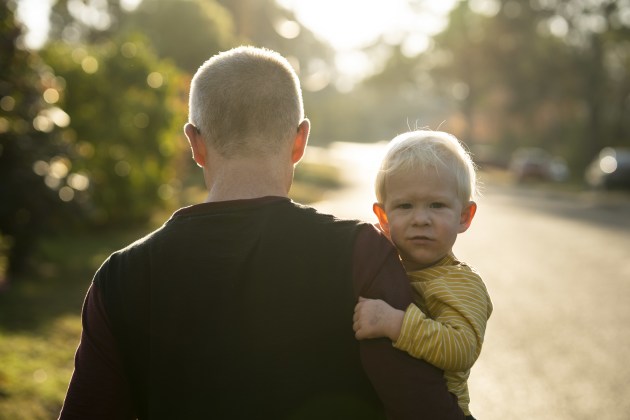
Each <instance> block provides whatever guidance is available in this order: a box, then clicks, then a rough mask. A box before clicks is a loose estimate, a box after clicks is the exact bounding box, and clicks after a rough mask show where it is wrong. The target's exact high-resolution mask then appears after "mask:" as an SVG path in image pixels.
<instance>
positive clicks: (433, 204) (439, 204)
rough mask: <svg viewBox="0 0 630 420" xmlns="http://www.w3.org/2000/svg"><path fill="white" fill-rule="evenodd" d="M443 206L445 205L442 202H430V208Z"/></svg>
mask: <svg viewBox="0 0 630 420" xmlns="http://www.w3.org/2000/svg"><path fill="white" fill-rule="evenodd" d="M443 207H446V204H444V203H437V202H436V203H431V208H432V209H441V208H443Z"/></svg>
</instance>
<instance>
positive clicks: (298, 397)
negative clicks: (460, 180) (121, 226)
mask: <svg viewBox="0 0 630 420" xmlns="http://www.w3.org/2000/svg"><path fill="white" fill-rule="evenodd" d="M314 250H315V252H313V251H314ZM168 256H170V257H172V258H170V259H169V258H168ZM281 261H282V262H283V263H282V264H281V263H280V262H281ZM307 268H308V269H307ZM346 279H347V280H346ZM350 279H352V282H351V281H350ZM359 295H361V296H364V297H369V298H380V299H383V300H385V301H387V302H389V303H390V304H391V305H392V306H394V307H397V308H399V309H403V310H404V309H406V307H407V306H408V305H409V304H410V303H411V302H412V296H411V290H410V287H409V285H408V281H407V277H406V274H405V272H404V270H403V268H402V266H401V264H400V262H399V260H398V257H397V253H396V252H395V249H394V248H393V247H392V246H391V244H390V243H389V241H388V240H387V239H386V238H385V237H383V236H382V235H381V234H380V233H379V232H378V231H377V230H376V229H374V228H373V227H372V226H371V225H368V224H358V223H356V222H348V221H339V220H337V219H334V218H332V217H331V216H327V215H321V214H318V213H316V212H315V211H314V210H312V209H310V208H306V207H303V206H299V205H296V204H295V203H293V202H291V201H290V200H288V199H286V198H278V197H266V198H262V199H257V200H239V201H233V202H219V203H205V204H201V205H197V206H192V207H190V208H186V209H182V210H180V211H178V212H176V213H175V214H174V215H173V217H172V218H171V219H170V220H169V221H168V222H167V223H166V224H165V225H164V226H163V227H162V228H161V229H159V230H158V231H156V232H154V233H152V234H151V235H149V236H148V237H147V238H145V239H143V240H141V241H139V242H138V243H136V244H134V245H132V246H131V247H129V248H127V249H125V250H123V251H121V252H118V253H115V254H113V255H112V256H111V257H110V259H109V260H108V261H107V262H106V263H105V264H104V265H103V267H101V269H99V272H98V273H97V275H96V277H95V282H94V284H93V285H92V286H91V288H90V290H89V292H88V294H87V297H86V301H85V305H84V311H83V325H84V328H83V333H82V339H81V344H80V346H79V348H78V350H77V354H76V360H75V372H74V374H73V378H72V380H71V383H70V387H69V390H68V395H67V397H66V401H65V403H64V408H63V410H62V414H61V418H63V419H75V418H91V419H95V418H108V419H117V418H120V419H127V418H136V417H139V418H197V417H199V416H201V415H203V417H204V418H252V416H253V417H254V418H318V417H319V418H321V417H326V418H331V417H335V416H338V417H340V418H380V416H382V414H379V412H381V410H382V407H381V405H380V403H379V402H378V400H377V398H376V396H375V393H374V390H373V389H372V387H371V386H370V385H369V382H368V381H367V378H366V375H365V373H367V377H369V379H370V380H371V382H372V384H373V385H374V389H375V390H376V394H378V397H380V400H381V401H382V402H383V403H384V406H385V409H386V411H387V413H388V415H389V416H390V417H391V418H410V419H411V418H426V419H440V418H444V419H456V418H457V419H459V418H462V414H461V411H460V410H459V408H458V407H457V404H456V401H455V399H454V397H453V396H452V395H451V394H449V393H448V392H447V390H446V385H445V383H444V380H443V377H442V372H441V371H440V370H438V369H436V368H434V367H432V366H430V365H428V364H427V363H425V362H423V361H419V360H415V359H412V358H411V357H409V356H408V355H406V354H404V353H402V352H400V351H398V350H395V349H394V348H393V347H392V345H391V343H390V342H389V341H388V340H385V339H379V340H365V341H361V342H357V341H356V340H354V338H353V331H352V308H353V306H354V303H355V302H356V298H357V296H359ZM359 353H360V355H361V356H360V360H361V361H362V363H363V367H364V371H365V373H364V372H363V370H362V369H361V368H360V365H359ZM202 413H203V414H202Z"/></svg>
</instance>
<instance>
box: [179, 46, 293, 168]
mask: <svg viewBox="0 0 630 420" xmlns="http://www.w3.org/2000/svg"><path fill="white" fill-rule="evenodd" d="M303 120H304V106H303V102H302V91H301V89H300V82H299V80H298V77H297V75H296V73H295V71H294V70H293V68H292V67H291V65H290V64H289V63H288V61H287V60H286V59H285V58H284V57H282V56H281V55H280V54H278V53H276V52H273V51H270V50H267V49H261V48H254V47H238V48H235V49H232V50H229V51H226V52H223V53H220V54H217V55H215V56H213V57H212V58H210V59H209V60H208V61H206V62H205V63H204V64H203V65H202V66H201V67H200V68H199V70H198V71H197V73H196V74H195V76H194V77H193V79H192V83H191V89H190V101H189V123H190V124H192V125H193V126H194V127H196V129H197V130H198V132H199V133H200V134H201V136H202V137H203V139H204V140H205V142H206V144H207V145H208V146H209V147H211V148H213V149H214V150H216V152H217V153H219V154H220V155H221V156H223V157H225V158H228V159H229V158H233V157H255V156H269V155H273V154H277V153H278V152H279V151H281V150H283V148H286V147H288V146H287V145H288V144H290V143H291V141H292V140H293V139H294V138H295V134H296V132H297V130H298V126H299V125H300V124H301V122H302V121H303Z"/></svg>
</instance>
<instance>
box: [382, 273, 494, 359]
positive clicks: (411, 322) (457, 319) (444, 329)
mask: <svg viewBox="0 0 630 420" xmlns="http://www.w3.org/2000/svg"><path fill="white" fill-rule="evenodd" d="M458 276H459V277H458V278H457V279H456V280H454V279H453V280H450V281H432V282H430V285H429V286H428V288H427V289H425V290H424V291H423V292H424V296H425V299H426V302H425V303H426V305H427V313H425V312H423V311H421V310H420V309H419V308H418V307H417V306H415V305H409V307H408V308H407V311H406V312H405V317H404V319H403V323H402V327H401V330H400V334H399V337H398V339H397V340H396V341H394V346H395V347H396V348H398V349H400V350H403V351H405V352H407V353H409V354H410V355H411V356H413V357H416V358H419V359H423V360H426V361H427V362H429V363H431V364H432V365H434V366H436V367H438V368H440V369H443V370H447V371H465V370H468V369H470V368H471V366H472V365H473V364H474V363H475V361H476V360H477V357H479V353H480V352H481V347H482V344H483V338H484V333H485V329H486V322H487V320H488V317H489V316H490V312H491V311H492V304H491V302H490V298H489V296H488V294H487V291H486V289H485V286H484V285H483V282H482V281H481V279H480V278H479V276H478V275H476V274H475V273H472V272H467V273H463V272H458Z"/></svg>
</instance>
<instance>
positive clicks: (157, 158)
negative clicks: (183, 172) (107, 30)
mask: <svg viewBox="0 0 630 420" xmlns="http://www.w3.org/2000/svg"><path fill="white" fill-rule="evenodd" d="M43 55H44V56H45V59H46V61H47V62H48V63H49V64H50V65H51V66H52V67H53V68H55V70H56V72H57V74H58V75H59V77H61V78H62V80H63V81H64V90H63V92H62V95H61V99H60V105H61V106H62V107H63V108H64V109H65V110H66V112H67V113H68V114H69V115H70V118H71V121H72V122H71V124H70V126H69V127H68V128H67V129H66V130H65V132H64V138H65V139H66V140H67V142H68V143H69V144H70V145H71V154H70V155H69V156H68V159H69V161H70V162H71V163H72V170H73V173H76V174H79V175H80V176H82V177H84V178H86V179H87V180H89V188H86V189H85V190H84V191H81V194H77V195H76V199H77V201H78V202H79V203H80V204H81V206H82V209H83V210H85V211H86V212H88V215H89V217H90V220H91V221H92V222H94V223H97V224H112V223H117V224H120V223H135V222H139V221H142V220H145V219H146V217H147V214H148V213H149V212H150V210H151V209H153V208H154V207H155V206H159V205H160V204H161V203H162V200H161V198H160V192H162V197H164V198H168V196H169V195H172V194H168V192H169V191H171V192H172V191H173V190H174V189H177V188H178V185H177V184H172V183H170V182H171V181H172V180H173V178H174V177H175V174H176V172H177V167H176V164H177V163H178V159H179V157H180V156H181V154H180V152H182V151H183V150H184V149H185V142H184V141H183V140H182V138H181V126H182V124H183V123H184V121H185V109H186V108H185V99H184V89H185V86H184V82H185V80H184V79H183V77H182V76H181V75H180V74H179V72H178V71H177V69H176V68H175V67H174V66H172V65H170V64H168V63H167V62H164V61H159V60H158V59H157V58H156V56H155V55H154V54H153V53H152V51H151V48H150V46H149V45H148V44H147V42H146V40H145V39H144V38H143V37H140V36H135V37H130V38H124V39H117V40H115V41H110V42H106V43H101V44H97V45H91V46H76V47H72V46H69V45H67V44H61V43H56V44H53V45H51V46H49V47H48V48H47V49H46V51H44V52H43ZM69 176H70V175H69ZM66 181H69V180H68V179H67V178H66Z"/></svg>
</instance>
